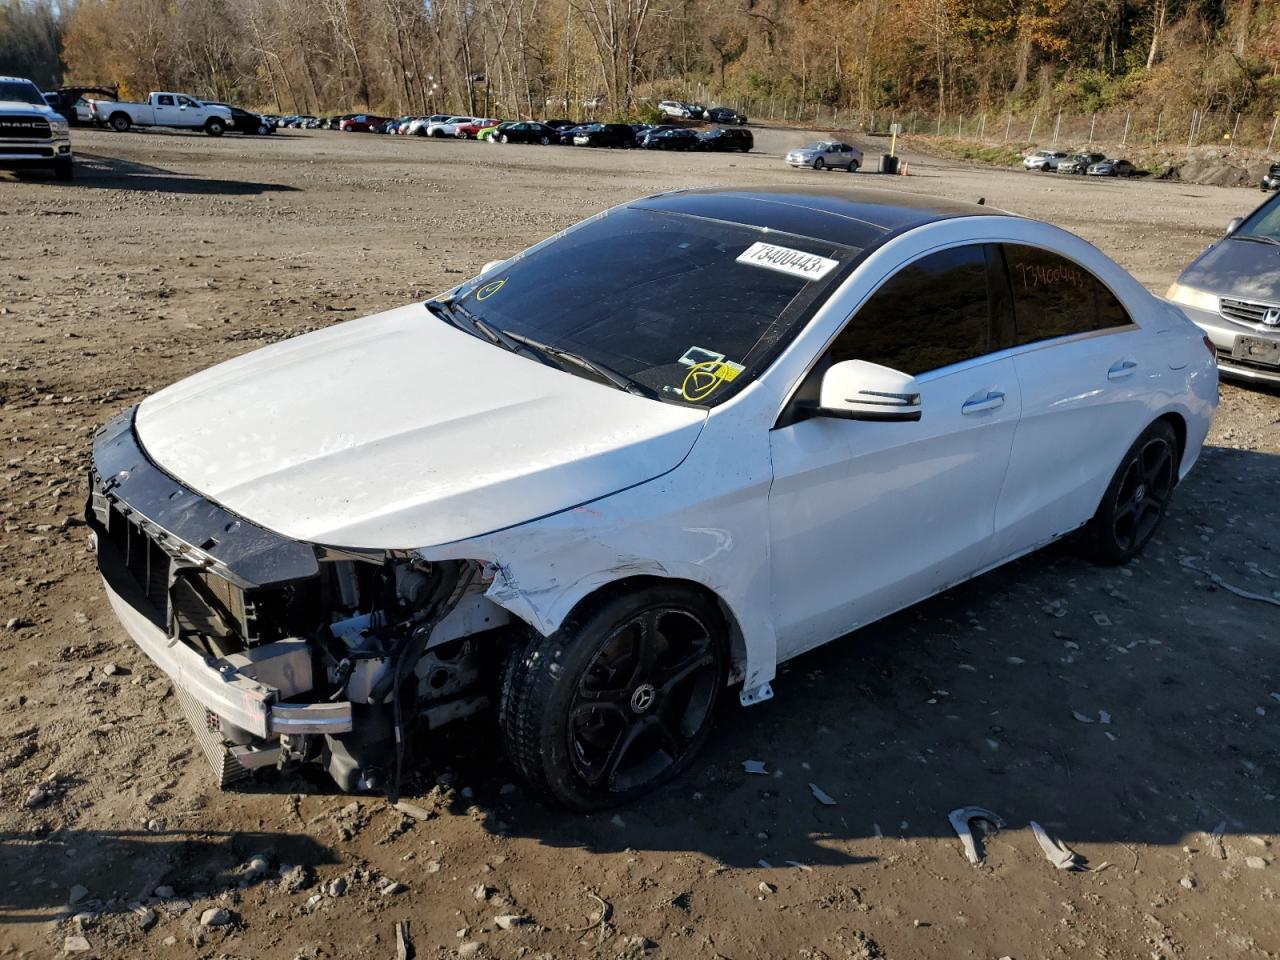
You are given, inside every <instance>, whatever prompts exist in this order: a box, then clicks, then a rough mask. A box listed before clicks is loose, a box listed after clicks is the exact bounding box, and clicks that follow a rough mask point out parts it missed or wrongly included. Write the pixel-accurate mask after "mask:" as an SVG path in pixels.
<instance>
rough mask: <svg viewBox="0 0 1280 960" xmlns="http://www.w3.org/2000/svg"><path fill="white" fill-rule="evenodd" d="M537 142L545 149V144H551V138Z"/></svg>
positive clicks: (544, 138)
mask: <svg viewBox="0 0 1280 960" xmlns="http://www.w3.org/2000/svg"><path fill="white" fill-rule="evenodd" d="M538 142H539V143H540V144H542V145H543V146H544V147H545V146H546V145H547V144H549V143H550V142H551V138H550V137H543V138H542V139H541V140H539V141H538Z"/></svg>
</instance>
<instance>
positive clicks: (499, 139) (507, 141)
mask: <svg viewBox="0 0 1280 960" xmlns="http://www.w3.org/2000/svg"><path fill="white" fill-rule="evenodd" d="M498 141H499V142H500V143H510V142H511V141H510V140H509V139H507V135H506V134H505V133H504V134H503V135H502V136H500V137H499V138H498Z"/></svg>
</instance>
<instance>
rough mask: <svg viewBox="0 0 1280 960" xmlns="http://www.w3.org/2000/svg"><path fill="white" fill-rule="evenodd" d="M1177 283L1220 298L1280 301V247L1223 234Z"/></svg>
mask: <svg viewBox="0 0 1280 960" xmlns="http://www.w3.org/2000/svg"><path fill="white" fill-rule="evenodd" d="M1178 282H1179V283H1181V284H1184V285H1185V286H1188V287H1195V288H1196V289H1198V290H1205V291H1207V292H1209V293H1213V294H1217V295H1218V296H1220V297H1240V298H1241V299H1244V300H1262V301H1265V302H1267V303H1280V247H1277V246H1272V245H1271V244H1269V243H1255V242H1253V241H1251V240H1243V239H1240V238H1238V237H1224V238H1223V239H1221V240H1219V241H1218V242H1217V243H1215V244H1214V245H1213V246H1211V247H1210V248H1209V249H1208V250H1206V251H1205V252H1204V253H1202V254H1200V256H1198V257H1196V259H1195V260H1193V261H1191V265H1190V266H1189V267H1187V269H1185V270H1183V271H1182V276H1181V277H1179V278H1178Z"/></svg>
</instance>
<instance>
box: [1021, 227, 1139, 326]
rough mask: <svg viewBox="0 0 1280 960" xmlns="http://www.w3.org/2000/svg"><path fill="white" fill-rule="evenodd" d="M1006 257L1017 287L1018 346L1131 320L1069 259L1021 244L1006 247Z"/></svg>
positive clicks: (1096, 281) (1103, 288)
mask: <svg viewBox="0 0 1280 960" xmlns="http://www.w3.org/2000/svg"><path fill="white" fill-rule="evenodd" d="M1004 256H1005V262H1006V264H1007V265H1008V270H1009V284H1010V286H1011V287H1012V289H1013V313H1014V324H1015V328H1016V335H1015V340H1014V342H1015V343H1016V344H1019V345H1021V344H1025V343H1036V342H1037V341H1040V340H1049V339H1052V338H1053V337H1069V336H1072V335H1074V334H1078V333H1091V332H1093V331H1095V330H1106V329H1109V328H1113V327H1123V326H1127V325H1128V324H1130V323H1132V322H1133V321H1132V320H1130V318H1129V314H1128V313H1127V311H1126V310H1125V308H1124V305H1123V304H1121V303H1120V301H1119V300H1118V299H1116V296H1115V294H1113V293H1112V292H1111V291H1110V290H1109V289H1107V287H1106V286H1105V285H1104V284H1103V283H1102V282H1101V281H1100V280H1099V279H1098V278H1097V277H1095V276H1094V275H1093V274H1092V273H1090V272H1089V271H1088V270H1086V269H1085V268H1084V267H1082V266H1080V265H1079V264H1077V263H1074V262H1072V261H1070V260H1068V259H1067V258H1066V257H1062V256H1059V255H1058V254H1056V253H1051V252H1049V251H1048V250H1041V249H1039V248H1037V247H1025V246H1021V245H1019V244H1005V245H1004Z"/></svg>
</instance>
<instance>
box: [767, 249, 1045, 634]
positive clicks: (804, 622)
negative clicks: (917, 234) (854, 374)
mask: <svg viewBox="0 0 1280 960" xmlns="http://www.w3.org/2000/svg"><path fill="white" fill-rule="evenodd" d="M988 256H989V253H988V251H987V249H986V248H984V247H983V246H981V245H969V246H963V247H953V248H950V249H946V250H942V251H939V252H936V253H931V254H928V255H926V256H924V257H922V258H919V259H917V260H915V261H913V262H912V263H910V264H908V265H906V266H903V267H902V268H900V269H898V270H897V271H896V272H895V273H894V274H893V275H892V276H890V277H889V278H887V279H886V280H885V281H884V282H883V283H882V284H881V285H880V286H879V287H878V289H877V290H876V292H875V293H873V294H872V295H871V297H870V298H869V299H868V300H867V301H866V302H865V303H864V304H863V306H862V307H861V308H860V309H859V310H858V312H857V313H856V314H855V315H854V317H853V318H852V319H851V320H850V321H849V322H848V324H847V325H846V326H845V328H844V330H843V331H842V332H841V333H840V334H839V335H838V336H837V338H836V339H835V340H834V341H833V342H832V344H831V345H830V347H829V348H828V349H827V351H826V353H825V354H824V355H823V356H822V357H821V358H820V359H819V361H818V364H817V366H816V367H815V368H814V370H813V372H812V373H811V374H810V375H809V377H808V378H807V379H806V381H805V382H804V384H803V385H802V386H801V388H800V391H799V394H798V395H799V396H802V397H803V396H806V395H809V394H810V393H812V394H813V395H815V396H816V392H814V391H816V388H817V385H818V382H820V377H821V373H822V371H823V370H824V369H825V368H826V367H827V366H828V365H829V364H831V363H836V362H840V361H843V360H850V359H860V360H867V361H870V362H873V363H877V364H880V365H882V366H886V367H892V368H893V369H896V370H901V371H903V372H906V373H910V374H914V375H916V376H917V380H916V383H917V384H918V388H919V392H920V401H921V411H922V415H921V418H920V419H919V420H918V421H916V422H865V421H854V420H843V419H834V418H827V417H822V416H809V417H804V418H798V415H797V419H794V421H793V420H791V419H790V418H788V416H787V415H786V414H784V417H783V419H782V420H780V421H779V425H778V426H777V427H775V429H774V430H772V431H771V433H770V449H771V455H772V459H773V472H774V479H773V484H772V486H771V489H770V494H769V524H770V568H771V570H770V575H771V581H772V604H773V614H774V622H775V629H776V630H777V634H778V642H779V654H780V656H782V657H786V656H791V655H793V654H795V653H799V652H801V651H803V650H806V649H808V648H810V647H813V646H816V645H817V644H819V643H823V642H825V641H827V640H829V639H831V638H833V637H836V636H839V635H841V634H843V633H845V632H847V631H849V630H851V629H853V628H855V627H857V626H860V625H862V624H865V623H869V622H871V621H873V620H876V619H878V618H880V617H883V616H885V615H887V614H889V613H892V612H893V611H894V610H897V609H899V608H901V607H903V606H906V605H908V604H910V603H913V602H915V601H916V600H920V599H922V598H923V597H926V596H928V595H929V594H931V593H935V592H937V591H938V590H941V589H943V588H945V587H947V586H948V585H950V584H952V583H955V582H957V581H959V580H962V579H964V578H966V577H968V576H969V575H971V574H973V573H974V572H976V571H977V570H979V569H980V568H981V567H982V566H983V565H984V563H985V562H986V558H987V556H988V554H989V550H990V544H991V536H992V531H993V529H994V524H995V510H996V502H997V498H998V496H999V493H1000V487H1001V482H1002V481H1003V479H1004V473H1005V469H1006V467H1007V466H1008V462H1009V452H1010V448H1011V446H1012V443H1013V434H1014V429H1015V426H1016V424H1017V422H1018V415H1019V410H1020V407H1021V399H1020V396H1019V389H1018V379H1017V376H1016V374H1015V372H1014V369H1013V361H1012V360H1011V359H1010V358H1009V356H1008V354H1007V351H1006V352H1001V348H1003V347H1004V345H1005V344H1004V341H1005V339H1006V338H1007V334H1006V332H1005V331H1003V330H1001V329H1000V328H999V327H993V323H992V316H993V311H992V298H993V297H994V296H998V295H1000V290H999V288H998V287H997V286H995V285H994V284H993V283H992V281H991V277H990V271H989V269H988V261H987V258H988Z"/></svg>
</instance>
